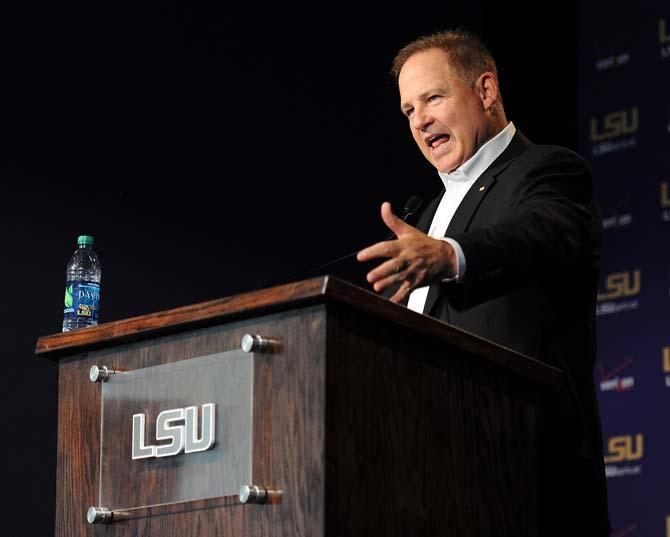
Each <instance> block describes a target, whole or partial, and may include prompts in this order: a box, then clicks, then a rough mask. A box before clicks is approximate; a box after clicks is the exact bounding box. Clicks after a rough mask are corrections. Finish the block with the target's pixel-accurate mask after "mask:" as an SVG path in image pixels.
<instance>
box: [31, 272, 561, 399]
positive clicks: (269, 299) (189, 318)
mask: <svg viewBox="0 0 670 537" xmlns="http://www.w3.org/2000/svg"><path fill="white" fill-rule="evenodd" d="M327 303H340V304H344V305H347V306H350V307H354V308H356V309H358V310H361V311H365V312H368V313H371V314H373V315H375V316H377V317H379V318H381V319H383V320H384V321H385V322H390V323H393V324H395V325H400V326H402V327H405V328H408V329H410V330H412V331H415V332H417V334H418V335H423V336H428V337H434V338H436V339H438V340H443V341H445V342H446V343H448V344H449V345H451V346H453V347H456V348H458V349H460V350H462V351H466V352H471V353H474V354H477V355H479V356H481V357H483V358H484V359H485V360H487V361H490V362H494V363H497V364H499V365H503V366H505V367H508V368H510V369H513V370H515V371H517V372H518V373H520V374H522V375H523V376H525V377H528V378H530V379H532V380H535V381H537V382H539V383H540V384H545V385H549V386H553V387H556V388H558V387H559V386H560V385H561V384H562V382H563V378H562V377H563V373H562V371H561V370H559V369H557V368H554V367H552V366H549V365H547V364H545V363H543V362H540V361H539V360H536V359H534V358H531V357H529V356H525V355H523V354H520V353H517V352H515V351H512V350H510V349H507V348H504V347H501V346H499V345H496V344H495V343H492V342H490V341H488V340H486V339H483V338H481V337H478V336H475V335H473V334H470V333H468V332H466V331H464V330H460V329H458V328H455V327H453V326H451V325H449V324H447V323H444V322H442V321H440V320H437V319H434V318H432V317H427V316H425V315H421V314H419V313H416V312H414V311H411V310H408V309H407V308H405V307H404V306H399V305H397V304H393V303H392V302H390V301H388V300H386V299H384V298H383V297H380V296H379V295H377V294H375V293H372V292H369V291H366V290H364V289H361V288H360V287H357V286H355V285H352V284H350V283H347V282H344V281H342V280H339V279H337V278H334V277H332V276H322V277H318V278H313V279H309V280H303V281H298V282H294V283H289V284H285V285H281V286H277V287H271V288H268V289H262V290H259V291H252V292H248V293H242V294H239V295H235V296H231V297H226V298H219V299H216V300H210V301H207V302H200V303H198V304H192V305H189V306H182V307H179V308H175V309H171V310H165V311H159V312H157V313H151V314H148V315H142V316H140V317H132V318H129V319H123V320H120V321H114V322H109V323H103V324H100V325H98V326H95V327H91V328H84V329H81V330H76V331H72V332H63V333H58V334H53V335H48V336H43V337H40V338H39V339H38V341H37V346H36V349H35V353H36V354H37V355H39V356H41V357H44V358H48V359H51V360H56V361H58V360H59V359H60V358H63V357H66V356H72V355H75V354H80V353H84V352H88V351H92V350H95V349H100V348H105V347H111V346H113V345H118V344H122V343H128V342H131V341H138V340H143V339H150V338H153V337H157V336H162V335H166V334H172V333H178V332H184V331H187V330H192V329H195V328H202V327H206V326H213V325H216V324H223V323H226V322H230V321H233V320H238V319H245V318H250V317H254V316H258V315H264V314H268V313H276V312H281V311H288V310H291V309H295V308H299V307H304V306H309V305H315V304H327Z"/></svg>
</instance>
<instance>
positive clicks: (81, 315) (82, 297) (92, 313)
mask: <svg viewBox="0 0 670 537" xmlns="http://www.w3.org/2000/svg"><path fill="white" fill-rule="evenodd" d="M64 305H65V310H64V315H65V318H66V319H67V318H71V319H72V318H76V319H77V320H80V321H83V322H84V323H87V324H96V323H97V322H98V308H99V305H100V284H99V283H96V282H86V281H79V280H74V281H68V282H67V283H66V284H65V304H64Z"/></svg>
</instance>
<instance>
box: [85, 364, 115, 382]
mask: <svg viewBox="0 0 670 537" xmlns="http://www.w3.org/2000/svg"><path fill="white" fill-rule="evenodd" d="M115 374H116V370H115V369H114V368H112V367H107V366H106V365H94V366H92V367H91V369H90V370H89V372H88V378H89V379H91V382H105V381H106V380H107V379H108V378H109V376H110V375H115Z"/></svg>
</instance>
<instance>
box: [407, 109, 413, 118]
mask: <svg viewBox="0 0 670 537" xmlns="http://www.w3.org/2000/svg"><path fill="white" fill-rule="evenodd" d="M413 112H414V108H408V109H407V110H405V115H406V116H407V117H411V116H412V113H413Z"/></svg>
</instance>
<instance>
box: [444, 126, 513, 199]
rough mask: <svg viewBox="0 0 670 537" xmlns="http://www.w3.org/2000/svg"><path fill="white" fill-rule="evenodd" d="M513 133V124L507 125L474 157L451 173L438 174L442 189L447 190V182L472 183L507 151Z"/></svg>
mask: <svg viewBox="0 0 670 537" xmlns="http://www.w3.org/2000/svg"><path fill="white" fill-rule="evenodd" d="M515 133H516V127H514V123H512V122H510V123H508V124H507V126H506V127H505V128H504V129H503V130H501V131H500V132H499V133H498V134H496V135H495V136H494V137H493V138H491V139H490V140H489V141H488V142H486V143H485V144H484V145H483V146H481V147H480V148H479V149H478V150H477V152H476V153H475V154H474V155H472V156H471V157H470V158H469V159H468V160H467V161H465V162H464V163H463V164H461V165H460V166H459V167H458V168H456V169H455V170H454V171H453V172H449V173H447V172H438V173H439V174H440V179H442V182H443V183H444V188H445V189H446V188H447V185H448V183H449V181H458V182H470V183H474V182H475V181H476V180H477V179H479V176H480V175H481V174H482V173H484V172H485V171H486V169H487V168H488V167H489V166H490V165H491V164H493V161H494V160H495V159H497V158H498V157H499V156H500V154H501V153H502V152H503V151H504V150H505V149H507V146H508V145H509V143H510V142H511V141H512V138H513V137H514V134H515Z"/></svg>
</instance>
